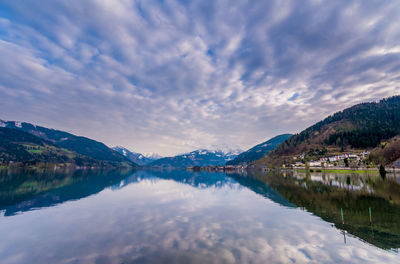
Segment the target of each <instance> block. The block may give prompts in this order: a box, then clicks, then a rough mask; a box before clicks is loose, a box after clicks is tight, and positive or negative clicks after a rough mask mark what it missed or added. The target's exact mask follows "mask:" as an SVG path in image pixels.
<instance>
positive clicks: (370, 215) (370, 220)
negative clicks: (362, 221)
mask: <svg viewBox="0 0 400 264" xmlns="http://www.w3.org/2000/svg"><path fill="white" fill-rule="evenodd" d="M369 224H370V225H372V213H371V207H370V208H369Z"/></svg>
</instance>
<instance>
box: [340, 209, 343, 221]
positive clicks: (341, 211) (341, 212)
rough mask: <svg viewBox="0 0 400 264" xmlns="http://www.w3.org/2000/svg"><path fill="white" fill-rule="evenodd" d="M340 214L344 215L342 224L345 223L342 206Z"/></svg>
mask: <svg viewBox="0 0 400 264" xmlns="http://www.w3.org/2000/svg"><path fill="white" fill-rule="evenodd" d="M340 214H341V215H342V225H344V217H343V209H342V208H341V207H340Z"/></svg>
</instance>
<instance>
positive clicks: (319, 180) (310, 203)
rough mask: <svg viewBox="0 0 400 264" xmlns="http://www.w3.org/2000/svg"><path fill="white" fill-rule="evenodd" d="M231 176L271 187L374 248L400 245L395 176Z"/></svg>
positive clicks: (399, 208)
mask: <svg viewBox="0 0 400 264" xmlns="http://www.w3.org/2000/svg"><path fill="white" fill-rule="evenodd" d="M232 177H233V178H234V179H236V180H237V181H239V182H240V181H243V179H248V178H251V179H253V180H257V181H259V182H260V183H263V184H264V185H265V186H270V188H271V189H273V190H275V191H276V192H278V193H279V194H280V195H282V196H283V197H284V198H285V199H286V200H287V201H288V202H290V203H292V204H294V205H295V206H298V207H301V208H303V209H304V210H307V211H308V212H311V213H313V214H314V215H317V216H319V217H321V218H322V219H323V220H325V221H327V222H331V223H333V224H334V225H335V226H336V228H338V229H342V230H345V231H347V232H348V233H349V234H351V235H354V236H356V237H358V238H360V239H362V240H364V241H367V242H368V243H371V244H373V245H375V246H377V247H380V248H383V249H398V248H400V221H399V219H400V185H399V183H398V181H397V180H396V178H389V179H386V180H382V179H381V178H380V177H379V176H374V175H362V174H361V175H360V174H334V173H322V172H321V173H311V174H310V173H308V174H306V173H299V172H296V171H286V172H269V173H261V172H253V173H249V174H248V175H244V174H243V175H237V174H235V175H232ZM241 179H242V180H241ZM248 187H249V188H251V186H248ZM341 208H342V210H343V218H344V225H343V224H342V218H341V212H340V210H341ZM369 208H371V213H372V214H371V219H372V223H370V217H369Z"/></svg>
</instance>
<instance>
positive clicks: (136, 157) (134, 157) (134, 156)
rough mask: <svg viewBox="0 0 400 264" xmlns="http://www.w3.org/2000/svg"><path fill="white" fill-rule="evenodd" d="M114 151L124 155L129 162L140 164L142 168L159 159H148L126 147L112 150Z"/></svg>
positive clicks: (116, 147)
mask: <svg viewBox="0 0 400 264" xmlns="http://www.w3.org/2000/svg"><path fill="white" fill-rule="evenodd" d="M112 149H113V150H115V151H117V152H118V153H120V154H122V155H124V156H125V157H127V158H128V159H129V160H131V161H133V162H135V163H136V164H139V165H141V166H144V165H147V164H149V163H151V162H153V161H155V160H157V159H158V158H152V157H146V156H145V155H143V154H141V153H137V152H134V151H131V150H129V149H127V148H125V147H122V146H115V147H113V148H112Z"/></svg>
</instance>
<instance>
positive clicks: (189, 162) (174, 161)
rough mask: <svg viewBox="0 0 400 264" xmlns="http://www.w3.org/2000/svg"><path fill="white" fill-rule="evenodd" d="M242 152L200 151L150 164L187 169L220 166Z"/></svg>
mask: <svg viewBox="0 0 400 264" xmlns="http://www.w3.org/2000/svg"><path fill="white" fill-rule="evenodd" d="M238 153H240V150H237V151H230V152H224V151H221V150H207V149H199V150H195V151H192V152H189V153H185V154H182V155H177V156H174V157H167V158H162V159H158V160H156V161H155V162H152V163H150V164H149V165H151V166H157V167H175V168H187V167H191V166H220V165H225V163H226V162H227V161H229V160H232V159H234V158H235V157H236V156H237V155H238Z"/></svg>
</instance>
